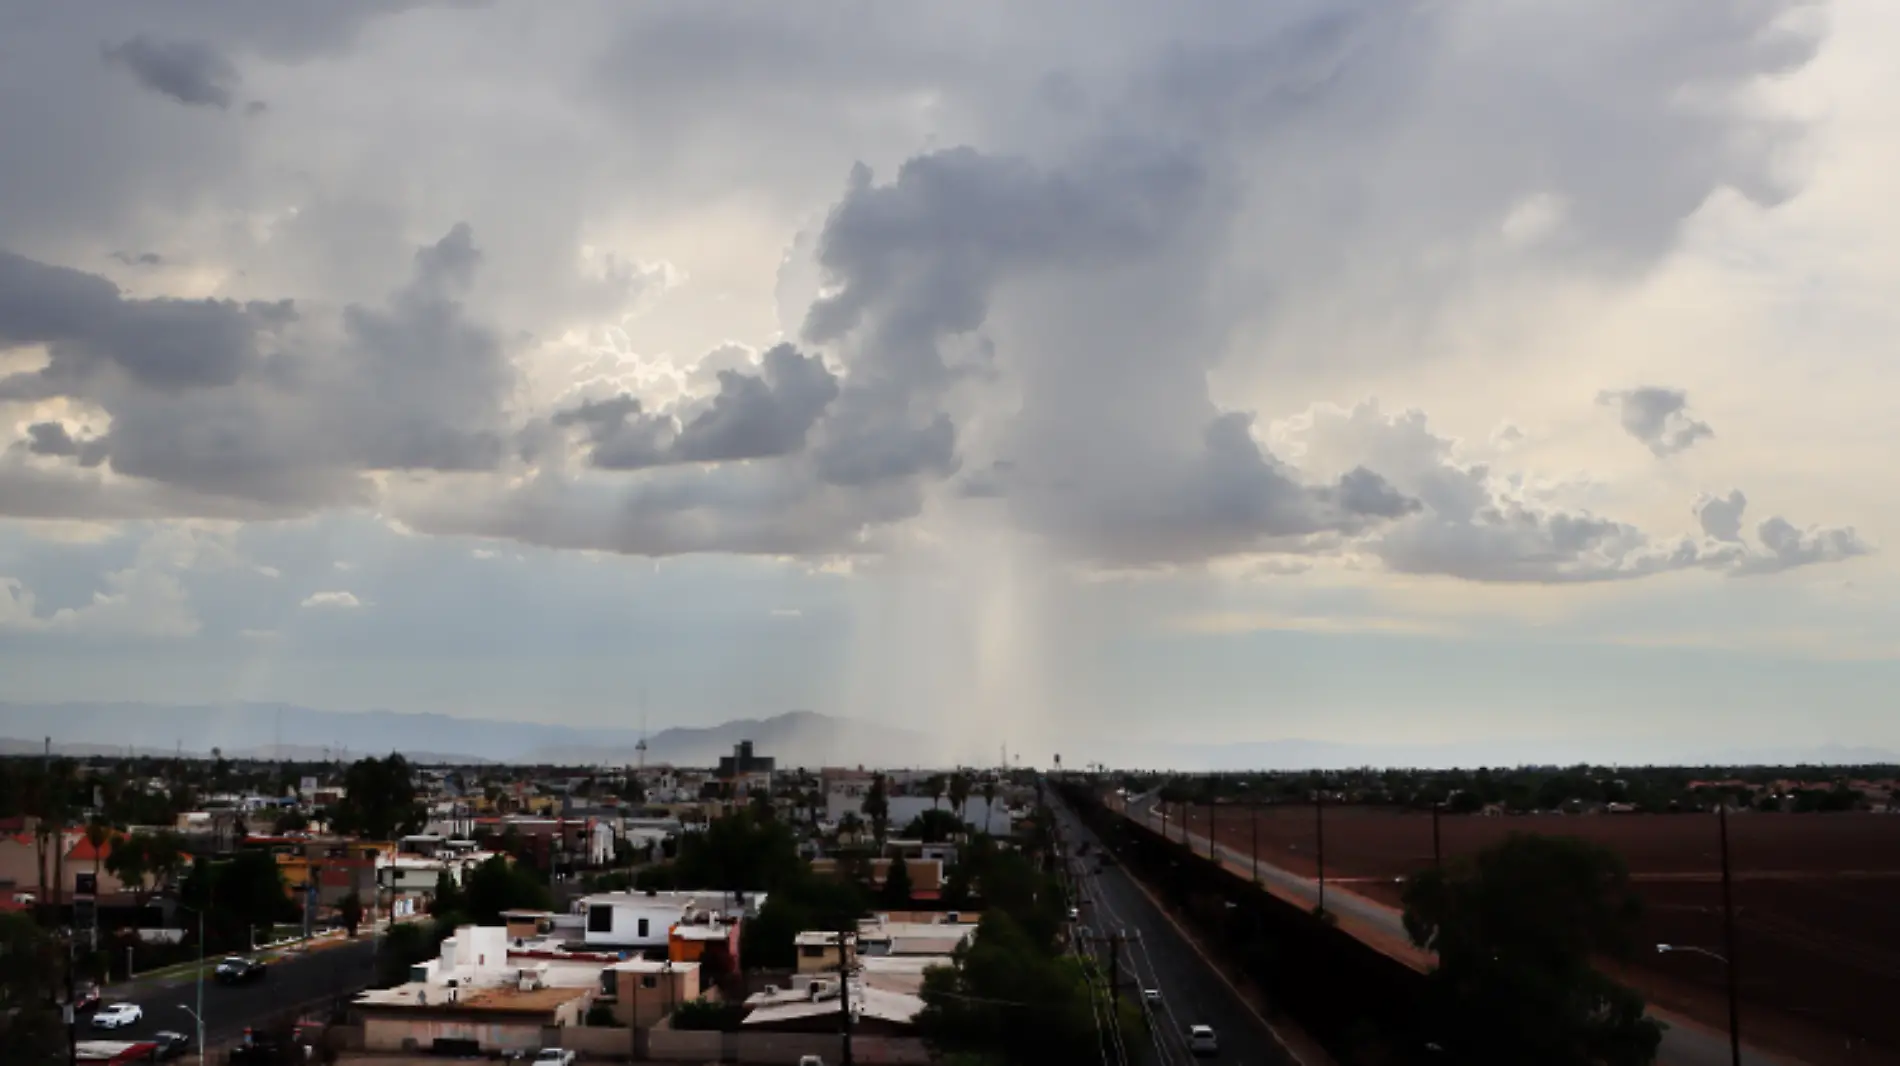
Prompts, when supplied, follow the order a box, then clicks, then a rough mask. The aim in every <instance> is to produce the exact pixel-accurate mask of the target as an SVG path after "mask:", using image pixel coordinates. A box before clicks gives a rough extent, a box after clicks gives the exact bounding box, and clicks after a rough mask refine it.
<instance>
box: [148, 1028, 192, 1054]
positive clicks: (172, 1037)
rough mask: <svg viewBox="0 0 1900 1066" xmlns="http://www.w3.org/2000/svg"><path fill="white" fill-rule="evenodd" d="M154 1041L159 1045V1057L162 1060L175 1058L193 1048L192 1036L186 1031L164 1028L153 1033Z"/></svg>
mask: <svg viewBox="0 0 1900 1066" xmlns="http://www.w3.org/2000/svg"><path fill="white" fill-rule="evenodd" d="M152 1043H154V1044H157V1045H158V1054H157V1056H156V1057H157V1058H158V1059H159V1060H160V1061H163V1060H166V1059H175V1058H178V1057H179V1056H180V1055H183V1054H184V1053H185V1052H186V1051H188V1050H190V1048H191V1037H189V1036H187V1035H185V1034H184V1033H179V1032H174V1031H172V1030H170V1029H162V1030H160V1031H158V1032H156V1033H153V1034H152Z"/></svg>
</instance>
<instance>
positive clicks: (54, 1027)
mask: <svg viewBox="0 0 1900 1066" xmlns="http://www.w3.org/2000/svg"><path fill="white" fill-rule="evenodd" d="M58 972H59V964H58V952H57V950H56V948H55V945H54V942H53V939H52V937H50V936H48V935H46V931H45V930H43V929H41V928H40V927H39V925H38V923H36V922H34V921H33V919H32V918H31V917H29V916H27V915H25V914H17V913H0V1046H4V1047H5V1048H6V1050H7V1053H8V1058H7V1061H8V1062H13V1061H16V1058H15V1056H17V1061H20V1062H53V1061H60V1062H64V1061H65V1056H64V1052H65V1050H66V1027H65V1026H64V1025H62V1024H60V1018H59V1013H58V1011H57V1010H55V1009H54V1007H53V1006H52V995H51V993H52V992H53V980H54V975H55V974H57V973H58Z"/></svg>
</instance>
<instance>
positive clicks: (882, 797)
mask: <svg viewBox="0 0 1900 1066" xmlns="http://www.w3.org/2000/svg"><path fill="white" fill-rule="evenodd" d="M864 816H865V817H866V818H868V819H870V822H871V836H873V837H875V838H876V839H877V846H878V850H880V851H882V850H883V848H884V837H885V834H886V833H888V832H889V831H890V828H891V798H890V794H889V791H888V789H887V788H886V786H885V782H884V775H883V774H878V775H876V776H874V777H872V778H871V791H870V792H868V793H866V794H865V797H864Z"/></svg>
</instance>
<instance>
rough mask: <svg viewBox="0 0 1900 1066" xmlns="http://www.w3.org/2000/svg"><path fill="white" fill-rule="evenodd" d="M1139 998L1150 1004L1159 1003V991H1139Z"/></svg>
mask: <svg viewBox="0 0 1900 1066" xmlns="http://www.w3.org/2000/svg"><path fill="white" fill-rule="evenodd" d="M1141 998H1142V999H1145V1000H1147V1001H1148V1002H1150V1003H1159V1002H1161V990H1160V989H1159V988H1144V989H1142V990H1141Z"/></svg>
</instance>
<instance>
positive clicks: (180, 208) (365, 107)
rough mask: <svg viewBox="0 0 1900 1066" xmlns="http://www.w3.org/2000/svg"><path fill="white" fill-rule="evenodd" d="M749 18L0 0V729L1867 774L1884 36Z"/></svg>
mask: <svg viewBox="0 0 1900 1066" xmlns="http://www.w3.org/2000/svg"><path fill="white" fill-rule="evenodd" d="M737 10H739V9H735V8H734V7H732V6H731V5H720V4H702V3H692V4H685V3H660V4H639V5H629V4H610V3H563V4H558V5H547V4H519V3H489V4H472V3H423V2H417V3H372V2H368V0H360V2H358V0H351V2H344V0H332V2H330V3H326V4H321V5H294V6H293V5H264V4H253V3H246V2H236V0H228V2H215V3H213V2H191V3H187V2H182V0H179V2H171V0H157V2H147V3H136V4H134V3H105V4H44V3H33V2H24V0H21V2H7V0H0V42H4V43H0V54H3V55H4V60H0V97H3V98H4V99H6V100H7V101H8V104H7V106H6V107H5V108H0V715H5V714H6V713H7V712H6V710H5V709H6V708H12V709H13V713H12V716H11V717H12V720H11V721H7V720H5V719H4V718H0V737H11V738H15V739H20V740H37V739H38V737H39V736H40V735H41V724H42V723H44V722H45V721H49V720H50V721H51V722H52V723H53V725H49V726H47V727H46V731H47V732H50V733H51V734H52V735H53V737H54V739H55V740H57V741H69V740H87V741H93V740H104V739H109V738H106V737H102V736H99V735H97V734H99V733H100V732H101V726H100V723H102V722H103V721H105V719H103V718H88V717H87V715H88V713H89V712H86V711H85V710H84V708H78V709H70V708H69V709H68V711H67V712H65V714H64V716H63V719H62V712H61V711H59V709H58V707H59V705H63V704H68V703H72V704H87V705H91V704H104V703H118V702H133V703H139V704H148V705H152V706H153V707H154V708H157V707H161V706H171V705H189V706H214V707H222V706H226V705H233V704H239V703H246V702H259V703H267V704H273V705H275V704H290V705H296V706H298V707H304V708H313V709H316V710H318V711H326V712H328V711H338V712H351V711H362V710H369V709H376V708H380V709H388V710H391V711H397V712H411V713H430V714H447V715H456V716H463V717H470V718H482V719H497V720H507V721H514V722H524V723H530V724H546V725H549V726H560V727H562V728H565V729H572V730H579V731H589V730H618V731H622V734H623V735H625V734H626V733H628V732H629V731H631V732H637V731H639V730H640V729H641V728H642V725H643V722H646V723H650V727H651V729H652V730H653V731H655V732H657V731H659V730H661V729H663V728H667V727H711V726H716V725H719V724H720V723H723V722H727V721H729V720H734V719H765V718H769V717H771V716H775V715H779V714H781V713H783V712H787V711H792V710H795V709H798V710H812V711H816V712H820V713H822V714H825V715H828V716H832V717H833V718H840V719H848V720H857V721H862V722H869V723H877V724H879V725H880V726H884V727H890V728H892V729H894V730H903V731H906V732H907V733H908V734H910V735H929V736H932V737H938V738H941V740H942V744H943V745H944V748H943V750H945V751H947V752H951V753H953V757H954V758H955V759H960V760H970V761H974V760H975V759H976V758H977V757H978V755H979V753H980V755H981V756H982V757H986V758H987V757H991V756H993V755H994V754H995V753H996V752H997V751H998V749H999V746H1001V745H1007V746H1008V747H1009V748H1010V750H1011V751H1013V752H1023V753H1027V754H1028V761H1030V762H1031V763H1034V764H1041V763H1045V762H1046V761H1047V760H1048V759H1049V757H1050V755H1051V754H1052V753H1054V752H1061V753H1062V754H1063V755H1064V760H1065V762H1076V761H1081V760H1084V759H1088V758H1102V759H1113V760H1117V761H1138V760H1140V759H1141V758H1142V756H1143V755H1144V753H1145V754H1149V755H1151V756H1152V755H1153V754H1154V753H1156V752H1162V753H1164V754H1171V755H1172V756H1173V757H1176V758H1180V759H1181V760H1182V761H1181V762H1180V763H1178V764H1179V765H1187V764H1188V762H1187V760H1188V756H1189V755H1190V754H1191V752H1188V751H1187V749H1195V750H1198V751H1200V752H1201V753H1202V754H1203V755H1207V754H1208V753H1209V752H1212V751H1217V750H1218V749H1220V748H1223V747H1231V746H1234V745H1242V744H1249V743H1265V742H1274V741H1289V740H1301V741H1308V742H1314V743H1315V744H1318V745H1341V746H1351V745H1362V746H1366V747H1362V748H1361V749H1360V751H1361V752H1362V753H1363V752H1369V751H1372V750H1379V751H1383V752H1387V753H1390V752H1393V751H1404V750H1410V751H1415V752H1416V751H1423V752H1429V753H1430V755H1429V757H1427V756H1424V755H1421V756H1419V760H1420V761H1429V762H1438V763H1449V762H1476V761H1489V760H1495V759H1522V760H1525V761H1533V760H1543V761H1550V762H1563V761H1569V760H1575V759H1585V758H1587V759H1592V760H1598V761H1623V762H1641V761H1668V760H1676V761H1692V760H1695V759H1711V760H1720V759H1725V758H1744V757H1746V758H1753V759H1758V760H1760V761H1773V760H1775V759H1777V758H1785V759H1798V758H1804V757H1809V756H1812V755H1814V754H1815V753H1817V752H1820V753H1823V754H1824V753H1825V752H1826V751H1828V750H1836V751H1848V752H1852V751H1864V750H1867V749H1884V750H1886V751H1889V752H1891V751H1892V750H1895V749H1900V715H1896V714H1894V713H1893V710H1892V707H1891V693H1892V692H1893V691H1894V689H1895V686H1896V683H1900V668H1896V653H1897V652H1900V607H1896V604H1900V595H1897V593H1900V580H1896V574H1895V569H1894V568H1895V562H1894V557H1893V555H1892V553H1891V552H1889V551H1886V550H1884V546H1885V542H1886V540H1887V538H1888V537H1889V535H1890V534H1889V531H1890V530H1891V529H1892V528H1893V527H1894V520H1895V518H1896V514H1897V512H1896V510H1895V509H1896V507H1897V506H1900V504H1897V503H1896V500H1897V499H1900V495H1897V494H1896V493H1895V492H1893V491H1892V488H1893V486H1894V476H1893V474H1892V471H1891V469H1890V463H1889V456H1890V455H1891V454H1893V452H1894V450H1895V446H1896V445H1900V429H1897V428H1896V423H1895V421H1894V419H1893V417H1892V408H1893V404H1894V398H1895V397H1896V396H1900V379H1897V378H1900V359H1896V358H1895V357H1894V353H1893V350H1892V349H1893V339H1892V338H1894V337H1895V336H1900V321H1896V317H1897V316H1900V309H1896V307H1895V305H1894V303H1893V301H1892V300H1891V299H1889V298H1887V294H1888V293H1890V292H1891V291H1892V289H1893V287H1894V283H1895V281H1896V280H1900V251H1897V250H1900V207H1897V206H1896V204H1895V202H1894V199H1893V197H1892V195H1891V192H1890V190H1889V189H1888V187H1887V186H1888V185H1889V184H1890V182H1889V181H1888V180H1887V178H1888V175H1890V174H1892V173H1893V172H1894V166H1895V163H1896V162H1897V160H1896V158H1895V155H1896V151H1895V145H1896V144H1900V141H1897V140H1896V138H1895V136H1894V133H1895V130H1894V124H1895V119H1896V108H1895V104H1896V101H1900V68H1896V66H1895V65H1894V64H1893V63H1892V62H1891V58H1890V57H1891V55H1892V54H1893V51H1894V47H1895V45H1896V42H1900V9H1895V8H1893V7H1891V6H1890V5H1885V4H1880V3H1876V2H1873V0H1860V2H1840V3H1831V4H1813V3H1805V2H1797V0H1757V2H1751V3H1736V4H1715V3H1707V4H1703V3H1697V4H1689V5H1664V4H1655V3H1644V2H1637V0H1627V2H1618V3H1607V4H1606V3H1602V2H1594V3H1571V4H1538V5H1510V6H1507V5H1447V4H1425V3H1392V2H1389V0H1388V2H1377V3H1374V2H1364V3H1338V2H1323V3H1322V2H1319V0H1301V2H1296V3H1281V4H1271V5H1261V4H1236V3H1216V4H1211V5H1210V4H1199V5H1154V4H1135V3H1122V2H1113V3H1108V4H1101V3H1097V4H1089V5H1071V4H1042V5H1031V6H1024V5H1019V4H1011V5H1003V4H985V3H963V4H954V5H940V4H933V5H924V4H913V3H894V4H893V3H883V4H877V5H819V6H817V7H806V6H804V5H788V6H784V7H767V6H758V7H754V6H747V7H745V8H744V9H743V12H744V14H743V17H742V18H741V17H738V16H737V15H735V11H737ZM29 706H31V707H34V708H38V709H36V710H33V711H32V713H31V715H29V714H28V712H27V710H26V708H28V707H29ZM49 707H50V708H53V709H52V710H50V711H49V710H47V708H49ZM153 713H157V711H156V710H154V712H153ZM259 713H260V714H263V713H264V712H259ZM29 717H30V718H31V720H32V723H33V724H32V726H31V728H27V724H28V719H29ZM62 721H63V722H64V727H63V728H58V729H55V728H54V726H55V725H60V724H61V722H62ZM259 721H265V722H269V719H268V718H262V719H259ZM365 721H366V722H367V721H368V720H367V719H366V720H365ZM271 724H274V723H271ZM251 728H252V730H253V732H252V734H251V737H252V739H251V740H249V741H247V743H261V742H262V741H261V740H258V739H257V737H256V730H258V729H267V728H268V726H267V725H263V726H261V725H257V724H256V722H255V721H254V722H252V724H251ZM324 728H325V729H326V730H328V728H329V727H327V726H326V727H324ZM471 728H473V727H471ZM452 729H453V727H449V728H447V729H445V730H443V731H444V732H446V733H451V735H446V736H443V737H442V739H441V740H440V741H439V742H438V743H437V746H436V747H435V749H434V750H438V751H443V752H448V753H457V754H482V755H484V756H486V755H487V753H486V752H467V751H465V750H464V749H459V748H457V747H456V745H455V743H454V737H453V735H452ZM329 731H331V732H333V733H334V732H336V731H334V730H329ZM391 736H393V734H391ZM207 737H208V738H210V739H214V740H215V737H211V736H210V735H209V734H207ZM119 739H120V740H122V741H124V742H127V743H130V741H129V740H126V739H125V738H124V737H120V738H119ZM295 739H296V742H298V743H305V744H308V743H319V744H320V743H328V742H329V738H325V737H321V736H318V737H304V736H301V735H300V736H298V737H297V738H295ZM336 739H337V741H338V742H339V743H340V744H345V745H347V746H348V747H349V748H351V749H353V750H355V751H358V752H371V751H375V750H377V749H378V746H379V744H385V743H386V741H385V739H384V738H383V737H380V736H378V735H376V734H375V732H374V731H373V730H364V731H362V732H361V733H360V734H359V735H356V736H350V737H337V738H336ZM141 743H145V742H144V741H141ZM152 743H154V746H158V747H165V746H168V745H169V744H170V743H171V740H170V739H168V738H166V737H164V736H159V737H156V738H154V740H153V741H152ZM387 743H394V741H393V740H389V741H387ZM405 743H406V742H405ZM1306 750H1314V751H1317V750H1320V749H1318V748H1312V749H1306ZM1368 757H1369V758H1370V756H1368ZM1394 757H1395V758H1398V757H1402V756H1394ZM1329 758H1330V757H1324V758H1323V757H1318V756H1316V757H1315V759H1314V761H1316V762H1324V761H1329ZM945 761H946V762H948V761H949V760H948V759H946V760H945ZM1347 761H1351V759H1350V758H1349V757H1347ZM1870 761H1871V760H1870ZM1204 763H1205V764H1208V765H1212V764H1213V760H1212V757H1211V756H1209V758H1208V759H1207V760H1204Z"/></svg>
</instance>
